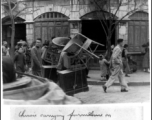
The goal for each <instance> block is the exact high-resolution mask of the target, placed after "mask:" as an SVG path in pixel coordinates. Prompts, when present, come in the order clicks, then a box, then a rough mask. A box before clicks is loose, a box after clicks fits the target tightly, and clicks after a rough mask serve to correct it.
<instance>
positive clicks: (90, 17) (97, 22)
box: [81, 11, 117, 69]
mask: <svg viewBox="0 0 152 120" xmlns="http://www.w3.org/2000/svg"><path fill="white" fill-rule="evenodd" d="M109 14H110V13H108V12H106V11H105V12H104V15H105V16H103V13H102V12H98V11H92V12H90V13H87V14H85V15H83V16H82V17H81V20H82V21H81V22H82V28H81V33H82V34H84V35H85V36H87V37H88V38H90V39H92V40H94V41H96V42H99V43H101V44H103V45H104V46H103V47H102V46H100V47H98V49H97V51H96V53H95V54H97V55H99V54H104V53H105V52H106V34H105V32H104V29H105V30H106V31H107V27H106V26H105V25H104V23H103V25H104V28H103V26H102V24H101V22H103V21H104V22H106V24H107V25H109V20H105V19H104V18H105V17H106V18H109ZM113 17H114V16H113ZM115 18H116V17H115ZM116 37H117V36H116V30H114V32H113V35H112V38H111V44H113V45H114V44H115V40H116ZM91 47H92V48H95V46H93V45H92V46H91ZM89 67H90V69H99V60H98V59H91V60H90V62H89Z"/></svg>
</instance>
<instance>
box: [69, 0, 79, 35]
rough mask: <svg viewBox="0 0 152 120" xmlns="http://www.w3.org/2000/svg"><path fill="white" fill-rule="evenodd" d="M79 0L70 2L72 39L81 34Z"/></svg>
mask: <svg viewBox="0 0 152 120" xmlns="http://www.w3.org/2000/svg"><path fill="white" fill-rule="evenodd" d="M79 7H80V5H79V0H70V20H69V22H70V36H71V38H73V37H74V35H75V34H76V33H78V32H80V19H79V17H80V15H79Z"/></svg>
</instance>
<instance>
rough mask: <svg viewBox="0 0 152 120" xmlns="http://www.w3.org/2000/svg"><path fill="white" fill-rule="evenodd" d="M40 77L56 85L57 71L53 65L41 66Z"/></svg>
mask: <svg viewBox="0 0 152 120" xmlns="http://www.w3.org/2000/svg"><path fill="white" fill-rule="evenodd" d="M42 77H44V78H48V79H51V80H52V81H54V82H55V83H57V69H56V66H55V65H45V66H42Z"/></svg>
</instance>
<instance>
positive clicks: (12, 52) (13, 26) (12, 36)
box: [11, 19, 15, 58]
mask: <svg viewBox="0 0 152 120" xmlns="http://www.w3.org/2000/svg"><path fill="white" fill-rule="evenodd" d="M11 21H12V34H11V57H12V58H14V38H15V23H14V19H12V20H11Z"/></svg>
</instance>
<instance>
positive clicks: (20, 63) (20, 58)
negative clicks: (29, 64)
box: [14, 47, 26, 78]
mask: <svg viewBox="0 0 152 120" xmlns="http://www.w3.org/2000/svg"><path fill="white" fill-rule="evenodd" d="M23 52H24V51H23V48H22V47H20V48H19V49H18V51H17V52H16V53H15V57H14V63H15V67H16V71H17V72H21V73H24V72H25V70H26V60H25V55H24V53H23ZM21 77H22V75H21V74H18V78H21Z"/></svg>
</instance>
